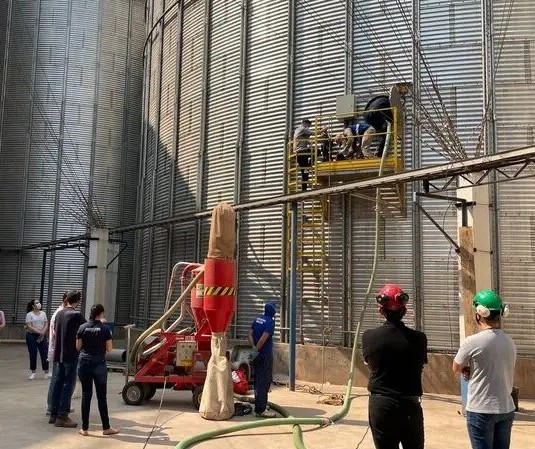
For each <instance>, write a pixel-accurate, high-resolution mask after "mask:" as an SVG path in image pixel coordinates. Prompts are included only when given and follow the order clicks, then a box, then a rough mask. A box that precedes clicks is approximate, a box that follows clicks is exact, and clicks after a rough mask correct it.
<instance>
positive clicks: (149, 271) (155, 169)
mask: <svg viewBox="0 0 535 449" xmlns="http://www.w3.org/2000/svg"><path fill="white" fill-rule="evenodd" d="M164 8H165V7H164V5H162V14H163V12H164ZM152 18H153V20H154V4H153V10H152ZM164 22H165V21H164V20H161V21H160V25H159V26H160V58H159V61H158V68H159V76H158V90H157V95H158V97H157V98H158V101H157V104H158V106H157V109H156V111H157V113H156V128H155V129H154V130H153V133H154V151H155V155H154V166H153V168H152V186H151V200H150V201H151V204H150V217H151V218H150V219H151V220H153V219H154V216H155V207H156V206H155V203H156V187H157V182H156V179H157V175H158V160H159V159H160V151H159V149H160V122H161V120H160V118H161V100H162V76H163V71H162V64H163V35H164V31H165V30H164ZM151 61H152V57H151ZM149 93H150V87H149ZM149 113H150V108H149ZM148 117H149V115H147V119H148ZM154 233H155V228H151V230H150V238H149V259H148V263H147V285H146V288H145V300H146V305H145V309H144V316H143V320H144V322H145V324H146V325H147V324H148V321H149V316H150V303H151V301H150V295H151V289H152V272H153V261H154Z"/></svg>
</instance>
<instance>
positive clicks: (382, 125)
mask: <svg viewBox="0 0 535 449" xmlns="http://www.w3.org/2000/svg"><path fill="white" fill-rule="evenodd" d="M364 110H365V111H366V112H365V113H364V120H365V121H366V123H367V124H368V125H370V126H372V127H373V128H374V129H375V132H376V133H377V134H379V136H378V137H379V144H378V145H377V150H376V152H375V155H376V156H377V157H381V156H382V155H383V150H384V148H385V144H386V132H387V129H388V128H387V127H388V123H392V121H393V118H392V109H391V106H390V98H389V97H388V96H387V95H378V96H376V97H373V98H372V99H371V100H370V101H368V104H366V107H365V108H364ZM387 150H388V149H387Z"/></svg>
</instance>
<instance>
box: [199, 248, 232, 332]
mask: <svg viewBox="0 0 535 449" xmlns="http://www.w3.org/2000/svg"><path fill="white" fill-rule="evenodd" d="M235 277H236V262H235V261H234V260H233V259H205V261H204V302H203V308H204V313H205V314H206V318H208V324H209V325H210V329H211V330H212V332H226V331H227V329H228V327H229V324H230V320H231V319H232V315H234V311H235V310H236V290H235V287H236V285H235ZM217 287H221V288H222V290H223V289H225V288H227V287H232V288H233V291H232V293H231V294H225V295H222V294H221V292H219V293H218V294H207V293H210V290H211V288H212V290H213V288H217ZM223 291H224V290H223Z"/></svg>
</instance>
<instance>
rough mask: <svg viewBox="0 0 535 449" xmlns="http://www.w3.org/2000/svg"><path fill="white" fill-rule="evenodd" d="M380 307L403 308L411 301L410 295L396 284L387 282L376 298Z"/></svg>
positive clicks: (389, 308)
mask: <svg viewBox="0 0 535 449" xmlns="http://www.w3.org/2000/svg"><path fill="white" fill-rule="evenodd" d="M375 299H376V300H377V303H378V304H379V307H382V308H385V309H388V310H401V309H403V307H405V306H406V305H407V302H409V295H408V294H407V293H405V292H404V291H403V289H402V288H401V287H400V286H399V285H396V284H386V285H385V286H384V287H383V288H382V289H381V290H379V294H378V295H377V296H376V298H375Z"/></svg>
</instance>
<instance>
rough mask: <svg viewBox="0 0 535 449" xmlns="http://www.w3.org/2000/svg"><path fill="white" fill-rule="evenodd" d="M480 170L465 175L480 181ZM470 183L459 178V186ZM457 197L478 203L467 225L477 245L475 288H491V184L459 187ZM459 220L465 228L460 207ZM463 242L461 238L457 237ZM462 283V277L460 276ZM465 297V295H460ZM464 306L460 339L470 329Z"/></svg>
mask: <svg viewBox="0 0 535 449" xmlns="http://www.w3.org/2000/svg"><path fill="white" fill-rule="evenodd" d="M480 176H481V173H472V174H469V175H466V177H467V178H468V179H471V180H472V181H475V180H477V179H478V178H479V177H480ZM465 185H470V183H468V182H467V181H466V180H465V179H463V178H460V179H459V187H462V186H465ZM457 197H459V198H463V199H465V200H466V201H472V202H475V205H473V206H471V207H468V210H467V219H468V220H467V223H466V225H467V226H469V227H471V228H472V238H473V245H474V248H473V249H472V255H473V258H474V273H475V291H476V292H477V291H479V290H481V289H485V288H492V253H491V251H492V239H491V232H490V223H491V221H490V220H491V216H490V202H489V186H488V185H484V186H476V187H473V186H470V187H466V188H461V189H458V190H457ZM457 222H458V226H459V228H461V227H462V224H463V223H462V210H461V209H460V208H459V209H458V213H457ZM458 241H459V242H460V238H459V240H458ZM459 281H460V282H461V279H459ZM461 299H462V298H461ZM461 303H462V301H461ZM463 310H464V309H463V307H460V316H459V323H460V337H461V341H462V340H464V338H465V337H466V336H467V335H469V334H470V333H471V332H466V329H465V325H464V323H465V317H464V312H463Z"/></svg>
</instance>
